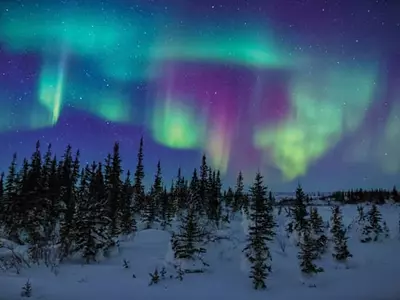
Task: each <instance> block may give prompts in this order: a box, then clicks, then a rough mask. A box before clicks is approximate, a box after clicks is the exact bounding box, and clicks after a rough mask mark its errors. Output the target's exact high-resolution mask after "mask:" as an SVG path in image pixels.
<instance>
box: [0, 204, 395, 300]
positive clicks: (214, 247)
mask: <svg viewBox="0 0 400 300" xmlns="http://www.w3.org/2000/svg"><path fill="white" fill-rule="evenodd" d="M318 209H319V212H320V214H321V215H322V216H323V217H324V219H325V220H329V218H330V215H331V208H330V207H327V206H321V207H318ZM379 209H380V211H381V213H382V215H383V219H384V220H385V221H386V222H387V224H388V227H389V229H390V237H389V238H386V239H384V240H382V241H379V242H371V243H361V242H360V241H359V240H358V238H357V236H358V234H357V232H355V229H354V228H352V229H351V230H349V235H350V239H349V244H348V245H349V249H350V251H351V253H352V254H353V258H351V259H350V261H349V264H348V268H345V267H344V266H343V265H339V264H338V263H336V262H335V261H334V260H333V259H332V256H331V253H330V252H328V253H327V254H326V255H325V256H324V257H323V259H322V260H321V261H320V262H319V263H318V264H319V265H320V266H321V267H323V268H324V270H325V271H324V272H323V273H320V274H318V275H317V276H316V278H315V284H316V287H315V288H310V287H308V286H307V285H306V284H303V279H302V278H301V274H300V270H299V263H298V259H297V253H298V248H297V247H296V245H294V243H293V241H292V239H288V238H287V237H286V234H285V232H284V230H283V226H284V225H285V223H286V221H287V220H286V217H285V212H284V211H282V213H281V214H280V215H278V213H277V211H276V222H277V224H278V228H277V236H276V241H275V243H274V244H273V245H272V247H271V253H272V260H273V261H272V274H271V276H270V277H269V278H268V279H267V282H266V283H267V286H268V288H267V290H265V291H256V290H253V288H252V283H251V280H250V279H249V274H248V272H247V268H246V264H245V263H244V260H243V253H242V250H243V248H244V243H245V239H246V232H247V228H246V226H247V221H246V219H245V218H244V219H243V217H242V216H237V217H236V218H235V219H234V220H232V221H231V223H230V224H229V225H228V226H227V227H226V228H223V229H220V230H218V231H217V232H215V233H214V238H215V241H214V242H212V243H209V244H208V249H207V254H206V256H205V261H206V262H207V263H208V264H209V265H210V266H209V267H208V268H207V271H206V272H204V273H197V274H185V275H184V278H183V280H182V281H180V280H178V279H176V278H175V277H176V272H175V269H174V268H173V266H172V262H173V255H171V251H172V250H171V245H170V238H171V233H170V232H169V231H161V230H156V229H148V230H141V231H139V232H137V233H136V235H135V236H134V237H130V238H126V239H125V240H121V241H120V243H119V248H118V249H115V251H114V252H112V253H111V255H110V257H109V258H104V259H102V260H101V261H100V262H99V263H97V264H90V265H82V264H81V262H80V261H77V260H72V261H66V262H63V263H62V264H60V265H59V266H58V267H57V270H56V271H55V270H54V269H52V268H49V267H46V266H44V265H39V266H36V265H32V264H31V266H30V268H28V267H25V268H23V269H21V271H20V274H15V272H14V271H13V270H8V271H7V272H0V299H1V300H2V299H5V300H16V299H21V295H20V294H21V288H22V286H24V284H25V283H26V282H27V281H28V280H29V281H30V282H31V284H32V297H31V299H42V300H71V299H78V300H80V299H82V300H86V299H96V300H111V299H119V300H131V299H135V300H157V299H160V300H161V299H163V300H169V299H171V300H172V299H173V300H180V299H185V300H186V299H190V300H204V299H210V300H213V299H230V300H232V299H238V300H242V299H254V300H258V299H260V300H261V299H263V300H264V299H274V300H283V299H285V300H287V299H296V300H301V299H307V300H311V299H316V300H317V299H318V300H319V299H331V300H336V299H340V300H344V299H346V300H347V299H348V300H354V299H357V300H392V299H393V300H396V299H399V298H400V284H399V280H400V279H399V278H400V255H399V253H400V239H399V226H398V221H399V218H398V217H399V213H400V209H399V208H398V207H397V206H395V205H391V204H386V205H383V206H380V207H379ZM342 211H343V215H344V222H345V224H346V226H348V225H350V224H351V223H352V222H353V220H354V219H355V218H356V215H357V210H356V206H353V205H347V206H343V207H342ZM8 246H12V245H8ZM14 251H15V252H17V253H19V254H20V255H23V254H24V251H25V248H16V249H14ZM7 255H10V251H9V250H5V249H4V248H3V251H2V252H1V251H0V257H6V256H7ZM155 268H157V269H158V270H159V271H161V270H162V269H165V271H166V274H165V279H163V280H161V282H160V283H159V284H157V285H151V286H149V281H150V276H149V273H153V272H154V270H155ZM170 277H172V278H170Z"/></svg>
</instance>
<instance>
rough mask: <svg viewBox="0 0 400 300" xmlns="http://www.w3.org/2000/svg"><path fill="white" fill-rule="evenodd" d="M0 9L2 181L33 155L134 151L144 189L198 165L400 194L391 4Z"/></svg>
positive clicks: (47, 4) (397, 33) (65, 4)
mask: <svg viewBox="0 0 400 300" xmlns="http://www.w3.org/2000/svg"><path fill="white" fill-rule="evenodd" d="M397 2H398V1H395V0H391V1H389V0H388V1H383V0H380V1H378V0H377V1H372V0H354V1H344V0H343V1H342V0H329V1H328V0H268V1H266V0H219V1H216V0H213V1H212V0H201V1H200V0H199V1H193V0H174V1H167V0H152V1H151V0H146V1H145V0H140V1H134V0H131V1H123V0H118V1H115V0H114V1H91V0H84V1H73V0H68V1H67V0H65V1H57V0H51V1H34V0H29V1H22V0H19V1H17V0H14V1H1V3H0V153H1V154H2V155H1V156H0V169H6V168H7V166H8V165H9V163H10V160H11V157H12V154H13V152H15V151H16V152H17V153H18V155H19V157H20V158H22V157H25V156H29V155H30V154H31V153H32V152H33V150H34V145H35V141H36V140H38V139H39V140H40V141H41V142H42V144H43V145H46V143H52V145H53V149H54V151H55V152H56V153H57V154H59V155H61V154H62V151H63V149H64V148H65V147H66V145H67V144H71V145H72V146H73V148H74V149H77V148H79V149H80V150H81V152H82V161H83V162H91V161H93V160H103V159H104V157H105V156H106V154H107V153H108V152H109V151H110V150H112V147H113V143H114V142H115V141H119V142H120V144H121V152H122V158H123V160H124V167H125V169H127V168H129V169H134V167H135V165H136V153H137V148H138V144H139V139H140V136H142V135H143V137H144V141H145V168H146V170H147V174H148V176H147V180H148V181H149V182H150V181H151V180H152V177H153V175H152V174H153V173H154V170H155V167H156V163H157V161H158V160H159V159H160V160H161V163H162V167H163V170H164V171H163V172H164V176H165V178H166V182H168V181H169V180H171V178H172V176H174V175H175V174H176V172H177V168H178V167H179V166H181V167H182V169H183V171H184V173H186V174H187V175H190V174H191V172H192V170H193V168H194V167H195V166H197V165H198V164H199V163H200V159H201V155H202V154H203V153H205V154H206V155H207V157H208V161H209V163H210V165H212V166H213V167H214V168H217V169H219V170H220V171H221V173H222V174H223V176H224V178H225V179H226V182H227V183H229V184H233V183H234V179H235V177H236V175H237V173H238V172H239V170H241V171H242V172H243V173H244V176H245V179H246V181H247V182H250V181H251V180H252V179H253V177H254V173H255V172H256V171H257V170H260V171H261V172H262V173H263V175H264V176H265V181H266V183H267V184H268V186H269V187H270V188H272V189H273V190H274V191H282V192H283V191H291V190H292V189H293V188H294V187H295V186H296V185H297V183H298V182H301V183H302V184H303V186H304V187H305V189H306V190H313V191H317V190H319V191H331V190H336V189H347V188H358V187H363V188H372V187H392V186H393V185H394V184H396V183H397V184H398V183H399V182H400V18H399V15H400V4H399V3H397Z"/></svg>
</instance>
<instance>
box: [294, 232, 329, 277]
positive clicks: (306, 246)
mask: <svg viewBox="0 0 400 300" xmlns="http://www.w3.org/2000/svg"><path fill="white" fill-rule="evenodd" d="M297 257H298V259H299V261H300V271H301V272H302V274H303V275H305V276H306V277H311V276H313V275H315V274H318V273H320V272H323V271H324V270H323V268H321V267H318V266H317V265H316V264H315V263H314V259H315V252H314V240H313V238H312V237H311V235H310V228H309V227H306V228H305V229H304V231H303V234H302V236H301V240H300V251H299V254H298V256H297Z"/></svg>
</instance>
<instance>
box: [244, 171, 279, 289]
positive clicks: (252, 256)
mask: <svg viewBox="0 0 400 300" xmlns="http://www.w3.org/2000/svg"><path fill="white" fill-rule="evenodd" d="M250 208H251V211H250V221H251V223H250V225H249V236H248V240H247V245H246V247H245V248H244V250H243V251H244V252H245V255H246V257H247V259H248V261H249V263H250V264H251V274H250V278H251V279H252V281H253V287H254V288H255V289H265V288H266V284H265V280H266V279H267V277H268V275H269V273H270V272H271V253H270V250H269V247H268V242H270V241H272V240H273V238H274V235H275V231H274V227H275V222H274V218H273V211H272V205H271V204H270V203H268V201H267V188H266V187H265V186H264V183H263V177H262V175H261V174H260V173H257V175H256V178H255V181H254V184H253V186H252V188H251V206H250Z"/></svg>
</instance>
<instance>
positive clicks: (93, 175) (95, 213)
mask: <svg viewBox="0 0 400 300" xmlns="http://www.w3.org/2000/svg"><path fill="white" fill-rule="evenodd" d="M104 204H105V186H104V181H103V174H102V171H101V165H99V166H97V165H96V163H95V162H93V164H92V165H91V167H89V165H87V166H86V168H85V169H84V170H83V171H82V175H81V177H80V184H79V190H78V201H77V206H78V208H77V210H76V213H75V218H74V219H75V227H74V234H75V239H74V240H75V243H74V245H75V249H74V251H73V252H76V251H78V252H80V253H81V255H82V258H84V259H85V261H86V263H90V262H92V261H96V256H97V254H98V253H99V251H100V250H102V249H105V248H107V247H108V246H109V245H110V243H111V238H110V236H109V235H108V230H107V229H108V228H107V226H109V220H108V217H107V214H106V212H105V211H104V210H103V208H104Z"/></svg>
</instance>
